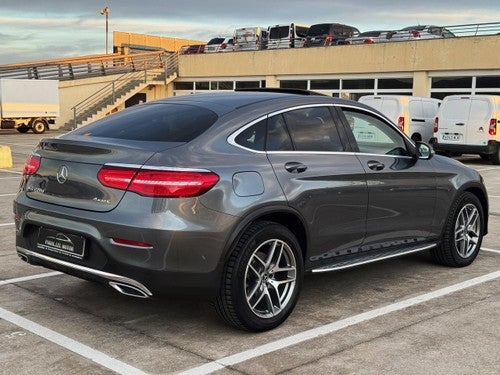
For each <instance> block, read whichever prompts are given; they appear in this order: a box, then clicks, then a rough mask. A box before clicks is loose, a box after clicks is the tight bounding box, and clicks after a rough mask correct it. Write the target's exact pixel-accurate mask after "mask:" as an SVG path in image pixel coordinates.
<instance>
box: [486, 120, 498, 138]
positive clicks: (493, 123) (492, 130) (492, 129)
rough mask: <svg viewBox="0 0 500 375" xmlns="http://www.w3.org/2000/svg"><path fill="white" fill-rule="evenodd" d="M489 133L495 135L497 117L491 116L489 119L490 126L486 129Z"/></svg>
mask: <svg viewBox="0 0 500 375" xmlns="http://www.w3.org/2000/svg"><path fill="white" fill-rule="evenodd" d="M488 133H489V134H490V135H497V119H496V118H492V119H491V120H490V128H489V129H488Z"/></svg>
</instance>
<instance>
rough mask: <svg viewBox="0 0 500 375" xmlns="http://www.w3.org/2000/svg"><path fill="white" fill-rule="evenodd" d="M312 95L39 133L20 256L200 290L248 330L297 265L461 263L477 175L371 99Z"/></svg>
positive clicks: (480, 201)
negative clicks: (422, 259) (415, 256)
mask: <svg viewBox="0 0 500 375" xmlns="http://www.w3.org/2000/svg"><path fill="white" fill-rule="evenodd" d="M276 91H278V90H276ZM307 93H308V92H303V93H299V92H286V91H285V92H275V91H274V90H268V91H267V92H265V91H264V92H262V90H261V91H255V92H252V91H246V92H231V93H218V94H202V95H191V96H184V97H174V98H169V99H164V100H159V101H155V102H150V103H145V104H141V105H138V106H135V107H132V108H129V109H126V110H124V111H122V112H119V113H116V114H114V115H111V116H109V117H106V118H104V119H102V120H99V121H97V122H94V123H93V124H91V125H88V126H85V127H82V128H80V129H77V130H75V131H72V132H70V133H68V134H66V135H63V136H61V137H58V138H47V139H44V140H42V141H41V142H40V144H39V145H38V147H37V148H36V149H35V150H34V152H33V154H32V155H31V156H30V157H29V159H28V160H27V162H26V165H25V167H24V175H23V178H22V183H21V186H20V190H19V193H18V194H17V196H16V198H15V202H14V214H15V222H16V247H17V253H18V254H19V256H20V257H21V259H22V260H24V261H26V262H29V263H31V264H34V265H41V266H44V267H47V268H51V269H55V270H60V271H62V272H65V273H68V274H71V275H74V276H77V277H81V278H85V279H90V280H95V281H98V282H102V283H105V284H107V285H110V286H111V287H113V288H114V289H116V290H117V291H119V292H121V293H123V294H127V295H131V296H136V297H151V296H156V295H161V294H169V293H170V294H176V293H182V294H196V295H203V296H205V297H207V298H211V299H213V300H214V301H215V306H216V310H217V311H218V312H219V314H220V315H221V317H222V318H223V319H225V320H226V321H227V322H228V323H229V324H231V325H233V326H235V327H237V328H241V329H246V330H251V331H263V330H267V329H271V328H274V327H276V326H277V325H279V324H281V323H282V322H283V321H285V319H286V318H287V317H288V315H289V314H290V313H291V312H292V310H293V308H294V306H295V304H296V302H297V299H298V297H299V292H300V289H301V284H302V277H303V275H304V274H305V273H315V272H326V271H332V270H338V269H344V268H347V267H352V266H356V265H359V264H365V263H369V262H373V261H377V260H382V259H387V258H392V257H395V256H401V255H405V254H410V253H414V252H418V251H424V250H430V252H431V253H432V255H433V257H434V259H435V260H436V261H437V262H439V263H441V264H444V265H447V266H454V267H461V266H466V265H468V264H470V263H471V262H472V261H473V260H474V258H475V257H476V255H477V254H478V251H479V249H480V246H481V240H482V237H483V235H485V234H486V233H487V223H488V199H487V193H486V189H485V186H484V184H483V180H482V178H481V176H480V175H479V174H478V173H477V172H476V171H474V170H472V169H470V168H467V167H466V166H464V165H462V164H460V163H459V162H457V161H454V160H452V159H449V158H445V157H441V156H438V155H434V153H433V151H432V149H431V148H430V147H429V146H428V145H426V144H425V143H419V142H417V143H414V142H413V141H412V140H410V139H409V138H407V137H406V135H405V134H403V133H401V132H400V131H399V130H398V129H397V127H396V126H395V125H394V124H392V123H391V122H390V121H389V120H388V119H387V118H386V117H384V116H383V115H382V114H381V113H379V112H377V111H376V110H374V109H372V108H370V107H367V106H365V105H362V104H359V103H357V102H351V101H346V100H341V99H336V98H332V97H327V96H320V95H303V94H307Z"/></svg>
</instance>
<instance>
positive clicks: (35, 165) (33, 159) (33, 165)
mask: <svg viewBox="0 0 500 375" xmlns="http://www.w3.org/2000/svg"><path fill="white" fill-rule="evenodd" d="M41 161H42V158H41V157H40V156H39V155H35V154H32V155H30V156H29V157H28V159H27V160H26V163H24V167H23V175H26V176H30V175H32V174H35V173H36V172H38V169H39V168H40V163H41Z"/></svg>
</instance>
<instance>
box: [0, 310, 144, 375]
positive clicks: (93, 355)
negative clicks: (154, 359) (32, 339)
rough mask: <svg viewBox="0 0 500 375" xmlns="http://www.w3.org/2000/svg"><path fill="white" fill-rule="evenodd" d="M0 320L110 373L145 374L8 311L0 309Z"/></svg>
mask: <svg viewBox="0 0 500 375" xmlns="http://www.w3.org/2000/svg"><path fill="white" fill-rule="evenodd" d="M0 318H2V319H3V320H6V321H8V322H11V323H12V324H15V325H16V326H18V327H21V328H23V329H25V330H27V331H30V332H32V333H34V334H35V335H38V336H40V337H43V338H44V339H46V340H49V341H51V342H53V343H54V344H57V345H59V346H62V347H63V348H66V349H68V350H71V351H72V352H73V353H76V354H78V355H80V356H82V357H85V358H87V359H90V360H91V361H93V362H95V363H97V364H99V365H101V366H104V367H106V368H108V369H110V370H112V371H115V372H117V373H118V374H124V375H135V374H141V375H145V374H146V373H145V372H144V371H142V370H139V369H138V368H135V367H133V366H130V365H128V364H126V363H125V362H122V361H119V360H118V359H115V358H112V357H110V356H108V355H107V354H104V353H103V352H100V351H98V350H95V349H92V348H91V347H90V346H87V345H85V344H82V343H80V342H78V341H76V340H73V339H71V338H69V337H67V336H64V335H61V334H60V333H57V332H55V331H53V330H51V329H49V328H46V327H44V326H41V325H40V324H38V323H35V322H33V321H31V320H28V319H26V318H23V317H22V316H20V315H17V314H14V313H13V312H10V311H8V310H5V309H3V308H1V307H0Z"/></svg>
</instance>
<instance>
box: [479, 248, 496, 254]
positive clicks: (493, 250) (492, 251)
mask: <svg viewBox="0 0 500 375" xmlns="http://www.w3.org/2000/svg"><path fill="white" fill-rule="evenodd" d="M481 251H488V252H490V253H497V254H500V250H495V249H488V248H487V247H482V248H481Z"/></svg>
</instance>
